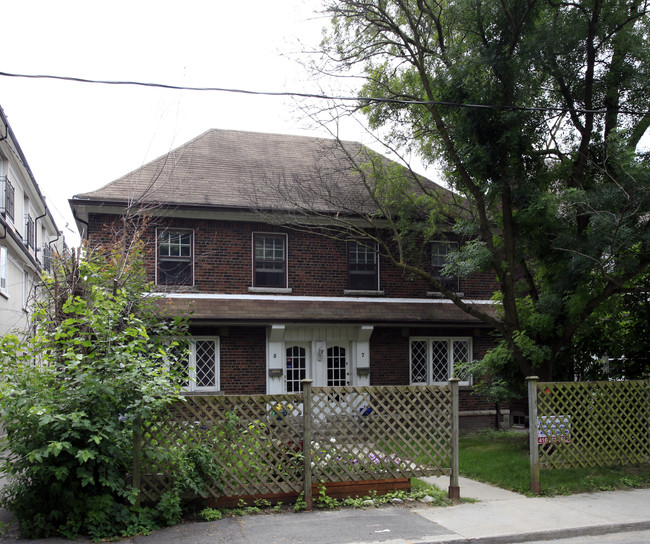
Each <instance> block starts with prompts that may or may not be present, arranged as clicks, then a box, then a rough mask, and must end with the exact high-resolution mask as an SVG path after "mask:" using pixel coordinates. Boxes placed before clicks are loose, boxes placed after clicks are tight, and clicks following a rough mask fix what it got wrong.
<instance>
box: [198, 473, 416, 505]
mask: <svg viewBox="0 0 650 544" xmlns="http://www.w3.org/2000/svg"><path fill="white" fill-rule="evenodd" d="M323 486H325V490H326V491H325V492H326V493H327V496H328V497H333V498H335V499H345V498H348V497H353V498H354V497H365V496H368V495H371V494H373V493H375V494H377V495H385V494H386V493H389V492H391V491H410V490H411V480H410V478H391V479H387V480H359V481H355V482H324V483H320V482H319V483H315V484H313V485H312V487H311V490H312V491H311V492H312V496H313V497H314V498H317V497H318V495H319V493H320V490H321V488H322V487H323ZM298 495H299V493H296V492H293V493H267V494H264V495H238V496H236V497H219V498H217V499H210V500H209V503H210V506H212V507H214V508H235V507H238V506H240V505H241V504H247V505H248V504H251V505H252V504H254V502H255V501H256V500H265V501H268V502H270V503H272V504H276V503H278V502H283V503H292V502H295V501H296V499H297V498H298Z"/></svg>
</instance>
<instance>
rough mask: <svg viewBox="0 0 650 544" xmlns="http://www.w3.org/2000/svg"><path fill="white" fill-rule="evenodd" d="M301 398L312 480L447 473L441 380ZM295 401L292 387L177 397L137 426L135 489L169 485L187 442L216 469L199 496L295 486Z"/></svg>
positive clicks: (298, 410)
mask: <svg viewBox="0 0 650 544" xmlns="http://www.w3.org/2000/svg"><path fill="white" fill-rule="evenodd" d="M310 399H311V402H310V403H309V406H311V418H309V424H310V425H308V427H309V428H310V430H311V433H312V434H311V440H310V443H311V448H310V450H309V451H308V453H309V454H310V456H311V462H310V463H308V466H310V467H311V469H312V470H311V471H310V474H309V478H310V480H311V481H312V482H314V483H317V482H338V481H359V480H385V479H389V478H409V477H413V476H428V475H439V474H449V473H450V467H451V463H452V457H453V456H452V451H451V450H452V446H453V440H452V438H453V437H452V427H453V414H452V393H451V386H450V385H446V386H417V387H327V388H313V394H312V395H311V396H310ZM304 407H305V403H304V397H303V395H302V394H283V395H254V396H253V395H245V396H229V395H228V396H225V395H217V396H188V397H186V398H185V399H184V401H182V402H178V403H177V404H174V405H173V406H172V407H171V408H170V410H169V413H168V414H166V416H165V417H163V418H159V419H157V420H156V421H150V422H145V423H143V425H142V433H141V437H142V446H141V447H140V448H136V451H141V452H142V453H141V455H140V458H139V459H138V462H137V463H136V465H137V468H136V470H137V472H138V474H137V478H136V477H135V476H136V475H135V474H134V481H138V482H139V485H140V488H141V497H142V498H143V499H144V500H156V499H157V498H158V497H160V496H161V495H162V494H163V493H164V492H165V491H167V490H168V489H170V487H171V485H172V481H173V478H174V477H175V475H177V474H178V466H177V464H178V463H180V462H181V461H180V460H181V459H182V458H183V457H186V458H187V456H190V457H191V455H192V452H193V451H195V450H200V451H201V454H202V455H209V456H210V459H211V461H210V462H211V463H213V466H214V467H217V468H218V471H217V472H218V473H219V475H220V476H219V477H216V478H213V479H212V480H211V481H208V482H206V486H205V487H206V492H205V494H206V495H207V496H208V497H214V498H218V497H220V496H226V497H237V496H249V495H273V494H278V493H292V492H293V493H297V492H300V491H302V490H303V486H304V482H305V477H306V475H305V461H304V460H305V453H306V450H305V448H304V447H303V440H304V433H305V427H306V421H305V415H304V412H305V410H304ZM134 472H135V470H134Z"/></svg>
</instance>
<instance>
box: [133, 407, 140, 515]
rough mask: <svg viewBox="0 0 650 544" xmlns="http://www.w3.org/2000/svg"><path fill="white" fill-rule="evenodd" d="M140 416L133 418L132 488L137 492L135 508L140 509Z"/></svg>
mask: <svg viewBox="0 0 650 544" xmlns="http://www.w3.org/2000/svg"><path fill="white" fill-rule="evenodd" d="M141 460H142V416H138V417H137V418H135V421H134V422H133V487H134V488H135V489H137V490H138V495H137V496H136V498H135V506H136V507H137V508H139V507H140V502H141V500H140V495H141V494H142V465H141Z"/></svg>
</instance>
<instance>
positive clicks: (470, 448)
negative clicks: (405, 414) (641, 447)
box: [459, 431, 650, 495]
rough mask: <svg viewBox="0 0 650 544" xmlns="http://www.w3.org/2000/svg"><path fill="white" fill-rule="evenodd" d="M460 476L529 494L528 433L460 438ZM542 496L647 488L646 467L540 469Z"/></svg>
mask: <svg viewBox="0 0 650 544" xmlns="http://www.w3.org/2000/svg"><path fill="white" fill-rule="evenodd" d="M459 456H460V460H459V464H460V474H461V476H467V477H468V478H472V479H474V480H478V481H480V482H488V483H491V484H494V485H497V486H499V487H502V488H504V489H510V490H512V491H516V492H518V493H529V488H530V464H529V457H528V434H527V433H525V432H517V431H508V432H503V431H501V432H497V431H485V432H480V433H476V434H472V435H469V436H464V437H461V438H460V452H459ZM540 479H541V483H542V493H543V494H544V495H557V494H570V493H582V492H588V491H606V490H611V489H624V488H632V487H650V465H641V466H633V467H608V468H580V469H565V470H542V471H541V474H540Z"/></svg>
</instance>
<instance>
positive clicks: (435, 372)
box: [411, 337, 472, 385]
mask: <svg viewBox="0 0 650 544" xmlns="http://www.w3.org/2000/svg"><path fill="white" fill-rule="evenodd" d="M471 354H472V344H471V339H470V338H438V337H420V338H411V384H412V385H415V384H440V383H446V382H448V381H449V379H450V378H453V377H454V375H455V373H454V368H455V367H456V366H457V365H458V364H459V363H465V362H468V361H469V360H470V357H471ZM456 377H457V378H460V380H461V381H460V383H461V385H469V384H470V376H469V374H467V373H465V374H462V375H458V373H456Z"/></svg>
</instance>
